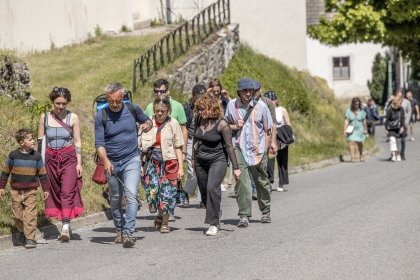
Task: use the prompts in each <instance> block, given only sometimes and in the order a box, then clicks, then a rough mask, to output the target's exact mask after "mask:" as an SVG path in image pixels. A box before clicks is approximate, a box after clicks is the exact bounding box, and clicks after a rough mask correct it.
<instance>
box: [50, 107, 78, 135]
mask: <svg viewBox="0 0 420 280" xmlns="http://www.w3.org/2000/svg"><path fill="white" fill-rule="evenodd" d="M50 114H51V116H52V117H53V119H54V120H56V121H57V122H58V123H59V124H60V125H61V126H62V127H63V128H64V129H65V130H67V131H68V132H69V133H70V135H71V137H72V138H73V129H71V127H70V126H69V125H68V124H66V123H65V122H63V121H62V120H60V118H59V117H57V115H56V114H54V111H51V112H50ZM66 118H67V115H66Z"/></svg>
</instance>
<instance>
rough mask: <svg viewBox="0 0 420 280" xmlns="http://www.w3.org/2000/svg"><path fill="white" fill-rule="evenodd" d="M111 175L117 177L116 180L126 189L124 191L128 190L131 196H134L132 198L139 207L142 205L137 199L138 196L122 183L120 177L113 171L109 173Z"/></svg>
mask: <svg viewBox="0 0 420 280" xmlns="http://www.w3.org/2000/svg"><path fill="white" fill-rule="evenodd" d="M111 176H114V177H115V178H117V180H118V181H120V183H121V185H122V186H123V187H124V189H125V190H126V191H128V192H129V193H130V194H131V196H132V197H134V199H135V200H136V201H137V203H138V204H139V207H141V206H142V205H141V201H140V200H139V199H138V197H136V196H134V194H133V193H132V192H131V191H130V190H129V189H128V188H127V187H126V186H125V184H124V183H123V181H121V179H120V178H119V177H118V176H117V175H115V173H114V172H112V174H111Z"/></svg>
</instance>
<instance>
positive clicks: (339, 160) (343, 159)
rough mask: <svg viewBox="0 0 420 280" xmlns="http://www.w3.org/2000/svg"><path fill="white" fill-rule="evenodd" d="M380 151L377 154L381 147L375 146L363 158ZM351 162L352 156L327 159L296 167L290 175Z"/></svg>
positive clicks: (291, 170)
mask: <svg viewBox="0 0 420 280" xmlns="http://www.w3.org/2000/svg"><path fill="white" fill-rule="evenodd" d="M377 149H378V151H377V152H380V151H381V147H380V146H378V145H375V146H374V147H373V148H372V149H370V150H367V151H364V152H363V156H364V157H365V158H367V157H370V156H372V155H374V154H376V153H377V152H376V153H375V151H376V150H377ZM349 161H350V155H345V156H340V157H339V158H332V159H326V160H323V161H319V162H314V163H310V164H305V165H301V166H296V167H294V168H291V169H289V174H290V175H292V174H299V173H303V172H306V171H310V170H316V169H320V168H324V167H327V166H331V165H335V164H339V163H343V162H349Z"/></svg>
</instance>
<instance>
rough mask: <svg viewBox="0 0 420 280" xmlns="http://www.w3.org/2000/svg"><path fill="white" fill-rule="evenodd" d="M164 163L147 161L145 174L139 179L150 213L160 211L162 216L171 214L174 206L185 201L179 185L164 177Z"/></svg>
mask: <svg viewBox="0 0 420 280" xmlns="http://www.w3.org/2000/svg"><path fill="white" fill-rule="evenodd" d="M166 163H167V162H165V161H162V162H161V161H157V160H155V159H148V160H147V163H146V165H147V171H146V174H144V176H143V177H142V178H141V179H142V183H143V187H144V189H145V190H146V199H147V204H148V205H149V211H150V213H156V212H157V209H162V214H173V213H174V210H175V206H176V204H177V203H182V202H183V201H184V199H185V196H184V192H183V191H182V186H181V183H180V182H178V180H169V179H168V178H167V177H166V172H165V166H166Z"/></svg>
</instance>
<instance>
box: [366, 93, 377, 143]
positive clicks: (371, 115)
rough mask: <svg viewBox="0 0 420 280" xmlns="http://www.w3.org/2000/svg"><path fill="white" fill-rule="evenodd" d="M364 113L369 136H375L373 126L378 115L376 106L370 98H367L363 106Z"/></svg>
mask: <svg viewBox="0 0 420 280" xmlns="http://www.w3.org/2000/svg"><path fill="white" fill-rule="evenodd" d="M364 110H365V113H366V124H367V128H368V132H369V135H370V136H375V126H376V124H378V123H379V120H380V118H381V117H380V116H379V112H378V106H376V104H375V103H374V102H373V99H372V98H369V99H368V102H367V106H366V107H365V108H364Z"/></svg>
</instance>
